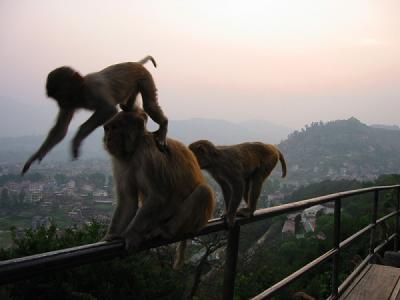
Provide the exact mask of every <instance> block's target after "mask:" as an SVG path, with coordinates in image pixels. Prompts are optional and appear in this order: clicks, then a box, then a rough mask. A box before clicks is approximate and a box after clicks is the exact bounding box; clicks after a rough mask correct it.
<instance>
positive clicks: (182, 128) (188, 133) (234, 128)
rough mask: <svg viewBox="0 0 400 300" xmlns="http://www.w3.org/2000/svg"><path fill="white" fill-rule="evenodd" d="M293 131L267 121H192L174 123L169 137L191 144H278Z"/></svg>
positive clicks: (171, 125)
mask: <svg viewBox="0 0 400 300" xmlns="http://www.w3.org/2000/svg"><path fill="white" fill-rule="evenodd" d="M292 131H293V129H290V128H287V127H284V126H279V125H276V124H272V123H270V122H267V121H246V122H242V123H232V122H228V121H223V120H213V119H190V120H181V121H172V122H171V123H170V125H169V136H170V137H172V138H176V139H179V140H181V141H182V142H184V143H186V144H189V143H192V142H194V141H196V140H200V139H207V140H211V141H212V142H214V143H216V144H220V145H221V144H237V143H241V142H247V141H263V142H265V143H269V144H277V143H279V142H280V141H282V140H283V139H286V138H287V136H288V134H289V133H291V132H292Z"/></svg>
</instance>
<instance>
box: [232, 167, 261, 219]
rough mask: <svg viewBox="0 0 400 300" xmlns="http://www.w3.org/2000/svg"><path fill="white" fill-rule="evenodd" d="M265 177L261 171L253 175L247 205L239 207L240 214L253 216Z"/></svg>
mask: <svg viewBox="0 0 400 300" xmlns="http://www.w3.org/2000/svg"><path fill="white" fill-rule="evenodd" d="M265 178H266V176H265V175H263V174H260V173H256V174H255V175H253V178H252V179H251V180H250V191H249V200H248V203H247V207H244V208H241V209H239V210H238V212H237V214H238V216H243V217H251V216H252V215H253V213H254V211H255V210H256V208H257V200H258V197H259V196H260V193H261V189H262V184H263V182H264V180H265Z"/></svg>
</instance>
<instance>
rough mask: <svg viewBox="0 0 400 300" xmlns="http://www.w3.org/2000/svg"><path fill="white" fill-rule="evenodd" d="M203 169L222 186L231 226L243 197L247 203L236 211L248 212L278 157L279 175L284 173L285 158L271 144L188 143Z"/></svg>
mask: <svg viewBox="0 0 400 300" xmlns="http://www.w3.org/2000/svg"><path fill="white" fill-rule="evenodd" d="M189 149H190V150H192V152H193V153H194V154H195V156H196V157H197V160H198V162H199V164H200V167H201V168H202V169H205V170H206V171H208V172H209V173H210V174H211V175H212V176H213V177H214V179H215V180H216V181H217V182H218V184H219V185H220V186H221V189H222V193H223V195H224V201H225V212H226V216H227V222H228V224H229V226H233V224H234V220H235V215H236V210H237V208H238V206H239V204H240V201H241V200H242V198H244V200H245V202H246V204H247V207H245V208H242V209H240V210H239V211H238V215H242V216H247V217H249V216H251V215H253V213H254V211H255V209H256V207H257V200H258V197H259V196H260V192H261V188H262V184H263V182H264V180H265V179H266V178H267V177H268V176H269V175H270V174H271V172H272V170H273V169H274V168H275V166H276V164H277V162H278V160H279V161H280V162H281V165H282V177H285V176H286V162H285V159H284V157H283V155H282V153H281V152H280V151H279V150H278V148H276V147H275V146H273V145H268V144H263V143H258V142H255V143H242V144H238V145H233V146H214V144H213V143H211V142H210V141H207V140H200V141H197V142H194V143H192V144H191V145H189Z"/></svg>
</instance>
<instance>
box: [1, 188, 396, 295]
mask: <svg viewBox="0 0 400 300" xmlns="http://www.w3.org/2000/svg"><path fill="white" fill-rule="evenodd" d="M387 190H396V191H397V193H396V210H395V211H393V212H391V213H389V214H387V215H385V216H384V217H382V218H380V219H377V215H378V202H379V192H381V191H387ZM367 193H374V197H373V207H372V218H371V223H370V224H369V225H368V226H366V227H365V228H363V229H361V230H360V231H358V232H356V233H355V234H353V235H352V236H350V237H348V238H347V239H345V240H343V241H340V235H341V226H340V219H341V206H342V202H343V201H345V200H346V198H348V197H351V196H356V195H361V194H367ZM328 202H334V203H335V210H334V238H333V245H332V249H330V250H329V251H328V252H326V253H324V254H323V255H321V256H319V257H318V258H316V259H315V260H313V261H311V262H310V263H308V264H307V265H305V266H304V267H302V268H301V269H299V270H297V271H296V272H294V273H292V274H290V275H289V276H287V277H286V278H284V279H282V280H281V281H279V282H278V283H276V284H275V285H273V286H272V287H269V288H268V289H267V290H265V291H264V292H262V293H261V294H259V295H257V296H255V297H254V298H253V299H257V300H258V299H268V298H271V297H272V296H274V295H276V293H277V292H279V291H281V290H282V289H283V288H285V287H286V286H288V285H289V284H290V283H292V282H293V281H295V280H297V279H299V278H300V277H302V276H303V275H304V274H306V273H308V272H309V271H311V270H313V269H314V268H315V267H317V266H319V265H321V264H322V263H324V262H326V261H327V260H332V281H331V296H330V299H336V298H337V297H338V296H339V295H341V294H342V293H343V291H344V290H345V289H346V288H347V287H348V286H349V284H350V283H351V282H352V280H353V279H354V278H355V276H357V275H358V273H359V272H360V271H361V270H362V268H363V267H364V266H365V265H366V264H367V263H368V262H369V261H370V260H371V258H372V257H373V255H374V254H375V253H377V252H379V251H380V250H381V249H383V247H385V246H386V245H387V244H388V243H389V242H391V241H392V240H394V245H395V246H394V248H395V250H397V249H398V246H399V245H400V244H399V243H400V223H399V215H400V185H392V186H377V187H370V188H364V189H358V190H352V191H346V192H341V193H335V194H330V195H326V196H321V197H316V198H311V199H307V200H302V201H298V202H293V203H289V204H284V205H279V206H274V207H269V208H264V209H259V210H257V211H256V212H255V213H254V216H253V217H251V218H237V219H236V221H235V225H234V226H233V227H232V228H230V229H229V230H228V229H227V227H226V224H225V222H224V220H223V219H213V220H210V222H209V223H208V224H207V226H206V227H205V228H204V229H203V230H201V231H200V232H198V233H197V234H192V235H186V236H181V237H179V238H176V239H173V240H162V239H155V240H151V241H148V242H146V243H144V244H143V245H142V247H141V249H140V250H145V249H150V248H155V247H159V246H162V245H167V244H170V243H174V242H177V241H179V240H183V239H187V238H194V237H197V236H201V235H205V234H209V233H213V232H218V231H225V230H228V244H227V247H226V262H225V270H224V287H223V299H233V296H234V287H235V277H236V262H237V256H238V247H239V235H240V227H241V226H243V225H246V224H249V223H254V222H258V221H260V220H264V219H267V218H270V217H272V216H277V215H282V214H286V213H289V212H292V211H298V210H302V209H306V208H308V207H311V206H314V205H318V204H324V203H328ZM395 216H397V217H396V229H395V233H394V234H392V235H391V236H390V237H388V238H387V239H386V240H385V241H383V242H382V243H380V244H379V245H375V243H374V233H375V228H376V226H377V225H378V224H380V223H382V222H385V221H386V220H388V219H389V218H392V217H395ZM366 233H370V249H369V254H368V255H367V257H366V258H365V259H364V260H363V261H362V263H361V264H360V265H359V266H358V267H357V268H356V269H355V270H354V271H353V273H351V274H350V275H349V276H348V277H347V279H346V280H345V281H344V282H343V283H342V284H341V285H340V286H339V281H338V274H339V258H340V252H341V250H342V249H343V248H345V247H347V246H349V245H350V244H351V243H353V242H354V241H356V240H358V239H359V238H360V237H361V236H363V235H365V234H366ZM125 255H127V253H126V252H125V250H124V242H123V241H113V242H98V243H94V244H89V245H84V246H79V247H73V248H68V249H63V250H57V251H52V252H46V253H42V254H37V255H32V256H26V257H21V258H16V259H10V260H6V261H2V262H0V284H4V283H10V282H14V281H17V280H21V279H26V278H30V277H33V276H34V275H37V274H40V273H47V272H49V271H53V270H61V269H66V268H70V267H73V266H79V265H84V264H88V263H93V262H96V261H103V260H107V259H112V258H115V257H117V256H125Z"/></svg>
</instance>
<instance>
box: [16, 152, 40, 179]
mask: <svg viewBox="0 0 400 300" xmlns="http://www.w3.org/2000/svg"><path fill="white" fill-rule="evenodd" d="M35 160H38V161H39V162H40V161H41V160H42V157H40V156H39V155H38V154H37V153H35V154H34V155H32V156H31V158H29V159H28V160H27V162H26V163H25V165H24V167H23V168H22V172H21V175H24V174H25V173H26V172H28V170H29V168H30V167H31V165H32V164H33V163H34V162H35Z"/></svg>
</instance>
